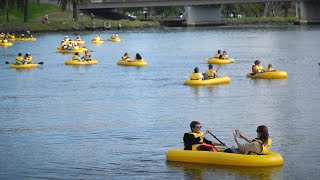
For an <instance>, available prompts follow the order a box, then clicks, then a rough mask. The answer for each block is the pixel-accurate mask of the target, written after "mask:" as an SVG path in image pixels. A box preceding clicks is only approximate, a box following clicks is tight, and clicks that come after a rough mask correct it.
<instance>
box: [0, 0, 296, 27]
mask: <svg viewBox="0 0 320 180" xmlns="http://www.w3.org/2000/svg"><path fill="white" fill-rule="evenodd" d="M25 2H26V1H23V0H12V1H9V0H0V31H1V32H13V31H15V32H17V31H18V32H20V31H27V30H29V31H33V32H37V31H70V30H86V29H87V30H92V29H105V28H107V27H108V25H109V23H110V26H111V27H110V29H116V28H117V27H118V23H119V22H121V27H122V28H146V27H159V26H160V24H159V22H158V20H161V19H177V18H184V17H183V13H184V8H183V7H154V8H124V9H121V10H120V12H122V13H123V14H126V15H130V17H134V18H131V20H128V19H122V20H109V19H107V18H108V17H101V16H99V15H96V16H95V17H94V20H92V19H91V17H90V14H89V13H87V14H86V13H79V12H78V13H76V14H75V13H74V12H73V11H72V8H71V9H70V8H68V7H72V6H74V5H75V4H73V3H70V2H73V1H66V0H59V4H57V5H54V4H46V3H40V2H41V0H34V1H30V2H29V1H27V2H29V3H25ZM78 2H79V4H80V3H86V0H81V1H78ZM76 5H77V4H76ZM26 6H27V8H26ZM26 11H27V12H26ZM222 13H223V15H224V18H223V22H224V23H225V24H229V25H239V24H265V23H266V24H270V23H293V22H294V21H296V20H297V18H296V17H295V5H294V3H293V2H270V3H250V4H228V5H222ZM45 15H48V20H47V21H46V22H43V18H44V16H45ZM26 20H27V21H26Z"/></svg>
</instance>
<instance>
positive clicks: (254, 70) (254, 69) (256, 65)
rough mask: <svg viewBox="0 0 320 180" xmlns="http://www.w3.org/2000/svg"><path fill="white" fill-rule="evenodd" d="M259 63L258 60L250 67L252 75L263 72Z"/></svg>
mask: <svg viewBox="0 0 320 180" xmlns="http://www.w3.org/2000/svg"><path fill="white" fill-rule="evenodd" d="M260 63H261V61H260V60H255V61H254V65H253V66H252V73H253V74H256V73H261V72H264V69H263V67H262V66H261V65H260Z"/></svg>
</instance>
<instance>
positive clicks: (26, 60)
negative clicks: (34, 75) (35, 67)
mask: <svg viewBox="0 0 320 180" xmlns="http://www.w3.org/2000/svg"><path fill="white" fill-rule="evenodd" d="M25 63H26V64H32V63H33V62H32V56H31V54H30V53H26V55H25V56H24V63H23V64H25Z"/></svg>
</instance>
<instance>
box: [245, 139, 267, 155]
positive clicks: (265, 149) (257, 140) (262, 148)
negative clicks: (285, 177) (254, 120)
mask: <svg viewBox="0 0 320 180" xmlns="http://www.w3.org/2000/svg"><path fill="white" fill-rule="evenodd" d="M252 142H258V143H259V144H260V145H261V152H260V153H259V155H261V154H267V153H268V152H269V149H270V146H271V144H272V139H271V138H268V142H267V144H263V143H262V141H261V140H260V139H258V138H254V139H253V140H252ZM249 153H250V151H248V152H246V154H249Z"/></svg>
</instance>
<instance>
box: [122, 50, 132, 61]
mask: <svg viewBox="0 0 320 180" xmlns="http://www.w3.org/2000/svg"><path fill="white" fill-rule="evenodd" d="M122 60H123V61H130V60H131V57H130V56H129V54H128V53H127V52H126V53H124V55H123V56H122Z"/></svg>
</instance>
